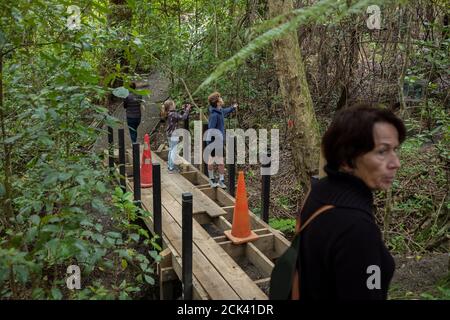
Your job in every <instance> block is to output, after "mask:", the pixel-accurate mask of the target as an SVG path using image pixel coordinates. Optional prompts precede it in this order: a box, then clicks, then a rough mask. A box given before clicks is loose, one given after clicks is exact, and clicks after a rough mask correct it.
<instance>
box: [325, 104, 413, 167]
mask: <svg viewBox="0 0 450 320" xmlns="http://www.w3.org/2000/svg"><path fill="white" fill-rule="evenodd" d="M378 122H386V123H389V124H392V125H393V126H394V127H395V128H396V129H397V132H398V140H399V143H400V144H401V143H402V142H403V141H404V140H405V136H406V129H405V125H404V124H403V122H402V120H400V119H399V118H398V117H397V116H396V115H395V114H393V113H392V112H391V111H389V110H387V109H381V108H378V107H376V106H374V105H370V104H365V103H364V104H357V105H354V106H352V107H350V108H347V109H343V110H341V111H339V112H338V113H337V114H336V116H335V118H334V119H333V121H332V123H331V125H330V127H329V128H328V130H327V131H326V132H325V135H324V136H323V138H322V151H323V154H324V157H325V159H326V160H327V164H328V166H329V167H330V168H333V169H336V170H338V169H339V168H340V167H341V165H344V164H347V165H348V166H350V167H351V168H354V160H355V159H356V158H357V157H358V156H360V155H362V154H365V153H367V152H369V151H371V150H373V148H374V147H375V142H374V139H373V127H374V125H375V123H378Z"/></svg>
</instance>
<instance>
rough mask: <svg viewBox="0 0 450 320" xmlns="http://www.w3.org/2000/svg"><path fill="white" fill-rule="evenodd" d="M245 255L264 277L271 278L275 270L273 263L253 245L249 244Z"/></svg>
mask: <svg viewBox="0 0 450 320" xmlns="http://www.w3.org/2000/svg"><path fill="white" fill-rule="evenodd" d="M245 255H246V256H247V258H248V260H249V261H250V262H251V263H253V264H254V265H255V266H256V267H257V268H258V270H259V271H260V272H262V273H263V276H264V277H270V274H271V273H272V269H273V266H274V264H273V262H272V261H270V259H269V258H267V257H266V255H265V254H264V253H262V252H261V251H260V250H259V249H258V248H257V247H256V246H255V245H254V244H253V243H251V242H248V243H247V245H246V247H245Z"/></svg>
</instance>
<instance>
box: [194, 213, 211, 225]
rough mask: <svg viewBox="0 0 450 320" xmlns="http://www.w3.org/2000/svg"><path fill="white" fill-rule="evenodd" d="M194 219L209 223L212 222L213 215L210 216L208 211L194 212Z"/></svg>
mask: <svg viewBox="0 0 450 320" xmlns="http://www.w3.org/2000/svg"><path fill="white" fill-rule="evenodd" d="M194 219H195V220H196V221H197V222H198V223H199V224H207V223H211V217H210V216H209V215H208V214H207V213H206V212H198V213H194Z"/></svg>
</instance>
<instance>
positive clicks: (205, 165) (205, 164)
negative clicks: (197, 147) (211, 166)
mask: <svg viewBox="0 0 450 320" xmlns="http://www.w3.org/2000/svg"><path fill="white" fill-rule="evenodd" d="M207 130H208V124H207V123H204V124H203V133H202V139H203V137H204V135H205V132H206V131H207ZM205 148H206V141H205V140H203V149H202V151H203V152H202V163H203V173H204V174H205V175H208V163H207V162H205V160H204V158H203V155H204V154H205Z"/></svg>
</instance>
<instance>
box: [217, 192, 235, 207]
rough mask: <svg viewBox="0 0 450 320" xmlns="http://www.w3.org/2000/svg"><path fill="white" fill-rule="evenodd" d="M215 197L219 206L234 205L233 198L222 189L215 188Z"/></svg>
mask: <svg viewBox="0 0 450 320" xmlns="http://www.w3.org/2000/svg"><path fill="white" fill-rule="evenodd" d="M216 199H217V200H218V201H219V202H220V205H221V206H234V201H235V199H234V198H233V197H232V196H231V195H229V194H228V192H226V191H224V190H222V189H217V195H216Z"/></svg>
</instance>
